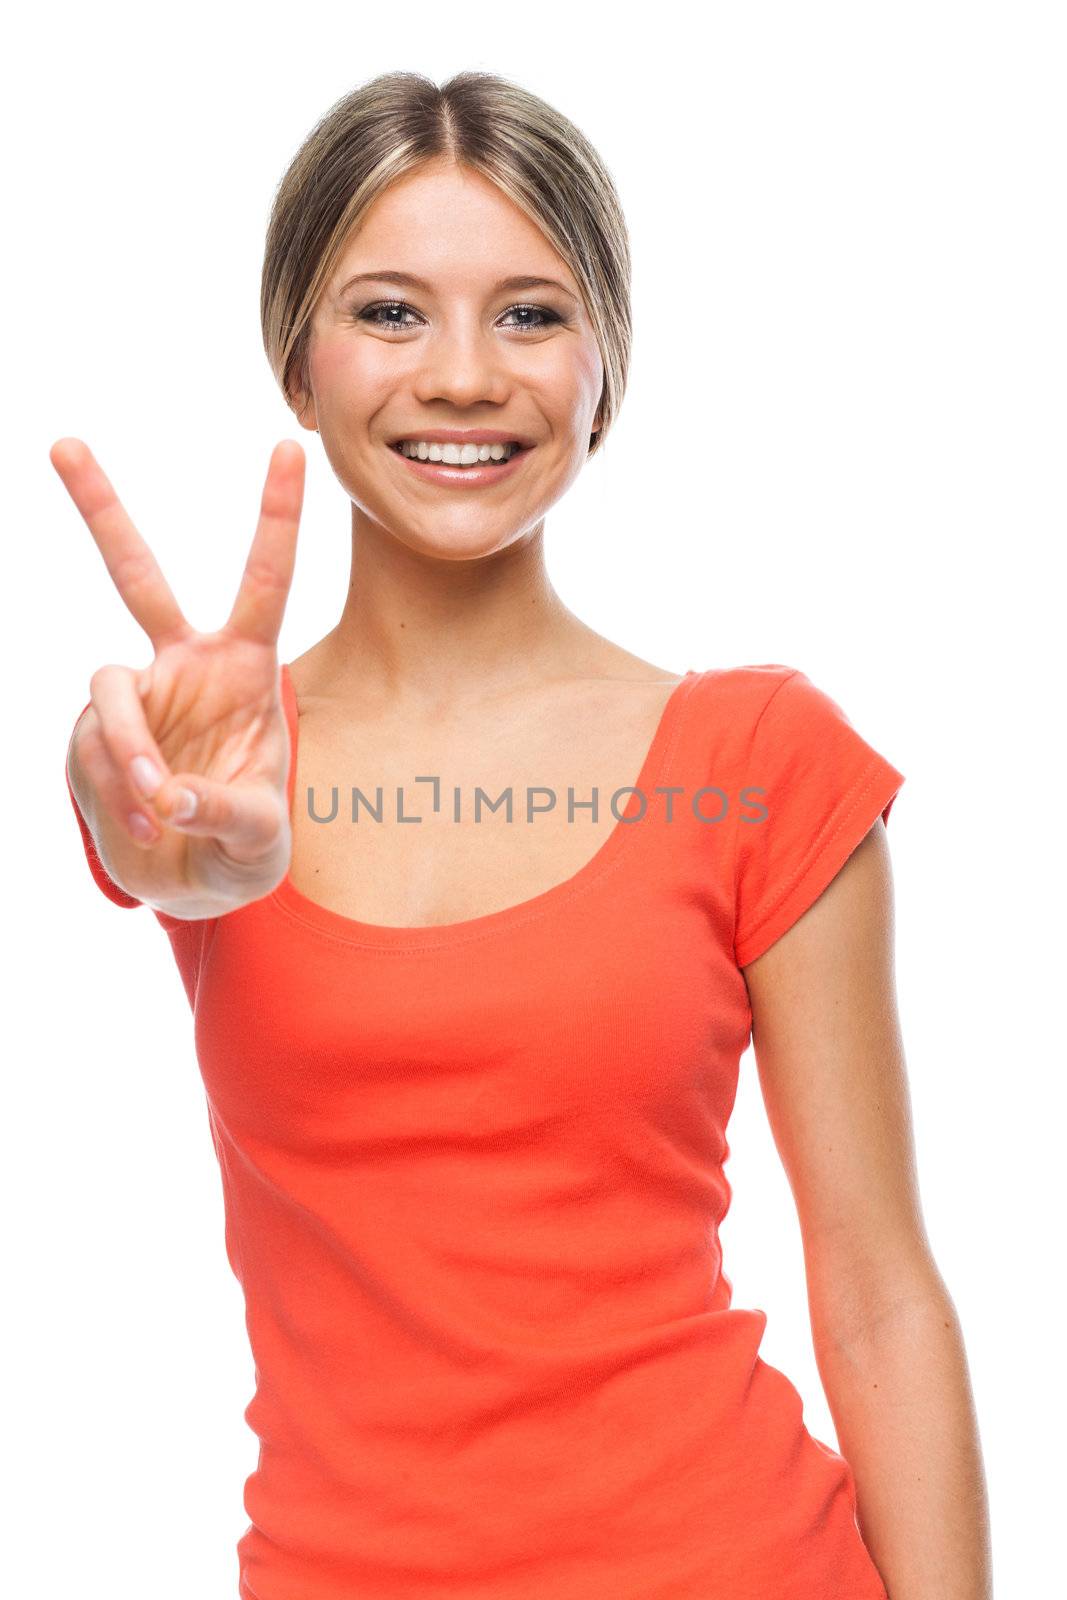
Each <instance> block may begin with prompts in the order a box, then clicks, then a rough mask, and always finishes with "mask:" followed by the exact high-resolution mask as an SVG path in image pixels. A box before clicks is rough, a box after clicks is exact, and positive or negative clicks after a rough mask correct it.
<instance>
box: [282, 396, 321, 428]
mask: <svg viewBox="0 0 1067 1600" xmlns="http://www.w3.org/2000/svg"><path fill="white" fill-rule="evenodd" d="M289 409H290V410H291V411H292V413H293V415H294V416H295V417H296V420H297V421H298V422H299V424H300V426H301V427H302V428H306V429H307V430H308V432H309V433H318V431H319V419H318V414H317V412H316V410H315V397H314V395H306V394H304V393H303V391H302V390H300V391H298V392H297V393H296V394H295V395H294V396H293V398H292V399H291V400H290V402H289Z"/></svg>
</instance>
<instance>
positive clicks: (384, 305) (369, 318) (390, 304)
mask: <svg viewBox="0 0 1067 1600" xmlns="http://www.w3.org/2000/svg"><path fill="white" fill-rule="evenodd" d="M411 309H412V308H411V306H409V305H407V304H406V303H405V302H404V301H403V300H380V301H379V302H378V303H377V304H376V305H373V306H365V307H364V309H363V310H362V311H359V312H357V313H356V316H357V318H358V320H359V321H360V322H370V323H373V325H374V326H375V327H376V328H401V329H403V328H405V327H407V326H409V324H407V323H403V322H392V321H387V320H383V319H382V317H381V315H380V313H381V312H383V311H410V310H411Z"/></svg>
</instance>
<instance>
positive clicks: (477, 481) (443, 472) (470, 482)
mask: <svg viewBox="0 0 1067 1600" xmlns="http://www.w3.org/2000/svg"><path fill="white" fill-rule="evenodd" d="M417 437H418V438H420V439H425V440H426V443H427V444H438V443H440V444H449V443H452V442H455V443H462V442H463V441H461V440H449V439H440V440H439V439H437V438H436V437H435V436H434V434H433V433H429V434H426V433H420V434H419V435H417ZM476 437H477V438H479V439H481V440H482V441H483V443H485V444H497V443H499V444H506V443H507V442H508V441H509V440H510V439H513V438H514V437H515V436H514V434H507V435H505V436H503V437H501V438H500V439H499V440H496V439H493V438H491V437H490V436H489V435H488V434H485V433H482V434H478V435H476ZM388 448H389V454H390V455H391V456H395V457H396V459H397V460H398V461H399V462H400V465H401V466H402V467H406V468H407V470H408V471H409V472H413V473H414V474H415V476H416V477H418V478H423V479H425V481H426V482H427V483H436V484H439V485H440V486H441V487H442V488H448V489H484V488H487V487H488V486H489V485H490V484H493V483H501V482H503V480H504V479H505V478H510V477H511V476H512V474H513V473H515V472H518V471H519V469H520V468H521V466H522V463H523V462H524V461H525V460H526V457H527V456H529V455H532V454H533V446H532V445H531V446H528V447H526V448H525V449H521V450H516V451H514V452H513V454H512V456H511V458H510V460H508V461H502V462H500V463H499V464H498V465H496V466H494V465H493V464H492V463H491V462H488V461H487V462H485V464H484V465H483V466H478V467H451V466H449V465H448V464H447V462H444V461H418V460H413V459H412V457H411V456H406V455H404V453H403V451H401V450H398V449H397V448H396V446H395V445H390V446H389V447H388Z"/></svg>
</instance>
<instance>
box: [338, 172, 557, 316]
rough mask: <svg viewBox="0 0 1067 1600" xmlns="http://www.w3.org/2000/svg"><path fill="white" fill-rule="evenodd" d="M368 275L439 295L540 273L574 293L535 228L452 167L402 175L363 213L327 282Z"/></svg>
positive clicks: (480, 182) (500, 196)
mask: <svg viewBox="0 0 1067 1600" xmlns="http://www.w3.org/2000/svg"><path fill="white" fill-rule="evenodd" d="M371 271H397V272H406V273H411V274H412V275H414V276H417V277H420V278H424V279H426V280H427V281H428V282H430V283H431V284H433V285H434V287H435V288H437V287H440V288H442V289H447V288H449V287H455V288H464V287H471V286H472V284H474V283H476V282H477V283H480V282H482V281H483V280H484V281H486V282H493V283H495V282H496V281H497V280H499V279H502V278H505V277H508V276H512V275H514V274H518V273H528V274H543V275H544V276H545V277H548V278H556V279H558V280H559V282H561V283H562V284H564V285H565V286H566V287H567V288H569V289H570V290H571V291H572V292H574V293H576V292H577V289H578V285H577V283H576V282H575V279H574V277H573V274H572V273H571V272H570V270H569V268H568V267H567V265H566V263H565V262H564V260H563V258H562V257H561V256H560V255H559V253H558V252H557V251H556V249H555V247H554V246H553V245H552V244H551V243H550V241H549V240H548V239H547V238H546V237H545V235H544V233H543V232H542V231H541V229H540V228H539V227H538V225H537V223H536V222H534V221H533V220H532V218H530V217H528V216H527V215H526V213H525V212H524V211H523V210H522V209H521V207H519V206H517V205H516V204H515V202H514V201H513V200H512V199H511V198H510V196H508V195H506V194H505V193H504V192H503V190H502V189H499V188H498V187H497V185H496V184H495V183H492V182H490V180H489V179H488V178H485V177H483V176H482V174H481V173H480V172H474V171H472V170H471V169H470V168H466V167H464V168H458V167H456V166H455V165H454V164H452V163H438V162H435V163H434V164H433V165H432V166H428V167H423V168H420V169H419V170H418V171H416V172H411V173H406V174H405V175H404V176H403V177H402V178H398V179H397V180H396V182H395V183H392V184H390V186H389V188H388V189H386V190H385V191H384V193H382V194H380V195H379V196H378V198H377V199H376V200H375V201H374V203H373V204H372V205H371V206H370V207H369V209H368V210H367V212H366V213H365V215H364V217H363V220H362V221H361V223H360V225H359V227H358V229H357V230H356V231H355V232H354V233H352V234H351V235H350V236H349V238H348V240H347V241H346V243H345V246H344V248H343V250H342V252H341V255H340V258H339V260H338V265H337V268H336V271H335V273H334V275H333V276H334V281H335V283H342V282H344V280H345V279H346V278H348V277H350V276H351V275H352V274H353V273H356V272H371Z"/></svg>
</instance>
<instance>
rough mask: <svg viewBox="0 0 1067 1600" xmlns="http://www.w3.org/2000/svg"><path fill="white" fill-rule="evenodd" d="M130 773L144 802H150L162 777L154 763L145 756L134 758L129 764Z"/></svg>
mask: <svg viewBox="0 0 1067 1600" xmlns="http://www.w3.org/2000/svg"><path fill="white" fill-rule="evenodd" d="M130 772H131V774H132V776H133V781H134V783H135V784H136V786H137V788H138V789H139V790H140V792H141V793H142V794H143V795H144V797H145V799H146V800H151V798H152V796H153V795H154V794H155V792H156V790H157V789H158V788H159V786H160V784H161V783H162V782H163V775H162V773H161V772H160V770H159V768H158V767H157V766H156V764H155V762H154V761H149V759H148V757H147V756H134V758H133V760H132V761H131V762H130Z"/></svg>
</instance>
